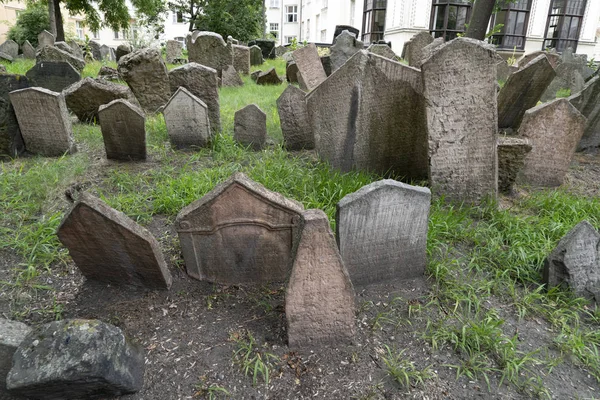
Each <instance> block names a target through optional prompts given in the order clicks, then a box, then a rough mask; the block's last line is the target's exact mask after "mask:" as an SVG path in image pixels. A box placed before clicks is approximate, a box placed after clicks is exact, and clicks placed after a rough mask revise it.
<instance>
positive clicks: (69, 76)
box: [25, 61, 81, 92]
mask: <svg viewBox="0 0 600 400" xmlns="http://www.w3.org/2000/svg"><path fill="white" fill-rule="evenodd" d="M25 76H27V79H29V82H31V85H32V86H37V87H43V88H44V89H48V90H52V91H53V92H62V90H63V89H65V88H66V87H69V86H71V85H72V84H74V83H75V82H78V81H79V80H80V79H81V75H79V72H78V71H77V70H76V69H75V68H73V66H72V65H71V64H69V63H68V62H65V61H42V62H41V63H38V64H35V65H34V66H33V67H32V68H31V69H30V70H29V71H27V73H26V74H25Z"/></svg>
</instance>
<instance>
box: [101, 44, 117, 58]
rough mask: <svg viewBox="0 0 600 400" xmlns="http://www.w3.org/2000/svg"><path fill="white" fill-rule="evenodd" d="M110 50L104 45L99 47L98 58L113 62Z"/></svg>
mask: <svg viewBox="0 0 600 400" xmlns="http://www.w3.org/2000/svg"><path fill="white" fill-rule="evenodd" d="M110 50H111V49H110V47H108V46H107V45H105V44H103V45H102V46H100V56H101V57H102V60H106V61H115V60H114V59H113V57H112V53H111V51H110Z"/></svg>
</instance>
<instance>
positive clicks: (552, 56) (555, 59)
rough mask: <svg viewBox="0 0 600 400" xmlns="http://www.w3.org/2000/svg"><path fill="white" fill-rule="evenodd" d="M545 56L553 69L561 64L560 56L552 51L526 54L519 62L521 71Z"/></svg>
mask: <svg viewBox="0 0 600 400" xmlns="http://www.w3.org/2000/svg"><path fill="white" fill-rule="evenodd" d="M541 55H544V56H546V58H547V59H548V62H549V63H550V65H552V68H556V67H557V66H558V64H559V63H560V54H558V53H556V52H554V50H552V51H534V52H533V53H529V54H525V55H524V56H523V57H521V58H520V59H519V61H518V62H517V66H518V67H519V69H521V68H524V67H525V66H526V65H527V64H529V63H530V62H532V61H533V60H535V59H536V58H538V57H539V56H541Z"/></svg>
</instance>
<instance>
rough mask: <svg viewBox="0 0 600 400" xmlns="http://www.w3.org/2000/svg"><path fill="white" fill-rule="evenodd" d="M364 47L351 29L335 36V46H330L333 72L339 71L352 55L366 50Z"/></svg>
mask: <svg viewBox="0 0 600 400" xmlns="http://www.w3.org/2000/svg"><path fill="white" fill-rule="evenodd" d="M364 47H365V45H364V43H363V42H361V41H360V40H357V39H356V36H354V35H353V34H351V33H350V32H349V31H343V32H342V33H341V34H340V35H339V36H338V37H336V38H335V40H334V42H333V46H331V48H330V54H329V58H330V61H331V72H332V73H333V72H335V71H337V70H338V69H339V68H340V67H341V66H342V65H344V63H345V62H346V61H348V59H349V58H350V57H352V56H353V55H354V54H356V53H357V52H358V51H360V50H364ZM326 75H327V74H326Z"/></svg>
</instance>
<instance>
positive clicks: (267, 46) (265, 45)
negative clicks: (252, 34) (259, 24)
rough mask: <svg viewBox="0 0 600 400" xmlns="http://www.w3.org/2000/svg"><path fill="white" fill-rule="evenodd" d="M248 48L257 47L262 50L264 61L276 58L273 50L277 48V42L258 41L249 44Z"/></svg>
mask: <svg viewBox="0 0 600 400" xmlns="http://www.w3.org/2000/svg"><path fill="white" fill-rule="evenodd" d="M248 46H250V47H252V46H257V47H258V48H260V51H261V53H262V57H263V60H266V59H267V58H275V52H274V51H273V49H274V48H275V41H274V40H269V39H256V40H251V41H249V42H248Z"/></svg>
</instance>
